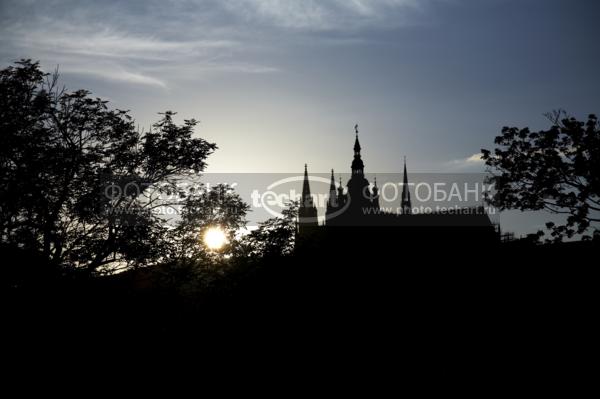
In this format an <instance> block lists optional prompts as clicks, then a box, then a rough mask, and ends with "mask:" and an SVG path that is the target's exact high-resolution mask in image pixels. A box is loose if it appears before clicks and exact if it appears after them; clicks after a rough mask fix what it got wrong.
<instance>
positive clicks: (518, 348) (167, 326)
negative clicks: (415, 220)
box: [2, 243, 598, 378]
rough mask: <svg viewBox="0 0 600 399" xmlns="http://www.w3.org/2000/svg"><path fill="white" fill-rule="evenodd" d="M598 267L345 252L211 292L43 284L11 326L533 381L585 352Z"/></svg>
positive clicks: (8, 313)
mask: <svg viewBox="0 0 600 399" xmlns="http://www.w3.org/2000/svg"><path fill="white" fill-rule="evenodd" d="M597 254H598V251H597V245H595V244H592V243H573V244H565V245H561V246H545V247H527V246H525V247H519V246H506V245H504V246H501V247H498V248H495V249H494V250H493V251H490V250H489V249H486V250H483V249H482V250H481V251H478V250H472V251H471V252H470V253H465V252H461V251H458V250H457V251H452V250H451V249H449V248H446V249H444V250H440V251H434V250H431V249H429V250H428V249H426V248H411V250H410V251H408V252H407V251H404V250H403V249H402V248H398V251H397V253H393V254H381V253H379V254H370V255H369V256H368V257H367V258H365V259H363V258H359V257H356V256H355V255H353V256H352V257H350V256H347V255H344V251H339V252H337V253H335V254H330V255H324V256H323V257H321V258H318V257H317V258H315V257H314V256H304V257H303V256H296V257H288V258H275V259H268V260H263V261H261V262H260V263H253V264H252V265H250V266H247V267H241V268H239V269H238V270H236V271H235V272H232V273H228V274H225V275H223V276H222V277H221V278H220V279H217V280H215V281H212V282H211V283H210V284H209V285H207V286H206V287H204V288H202V287H200V288H199V287H192V288H190V287H182V285H181V284H182V283H181V281H179V282H177V283H172V284H169V283H166V282H165V280H164V278H163V277H164V273H162V274H161V273H160V272H159V271H153V270H141V271H138V272H132V273H124V274H121V275H118V276H112V277H104V278H96V279H81V278H80V279H70V280H64V279H56V278H53V277H52V274H51V273H48V272H45V271H38V274H39V276H40V278H38V279H37V280H36V279H33V280H31V281H27V282H21V283H19V284H14V283H13V285H12V286H7V285H6V284H5V285H4V287H3V291H4V293H3V295H4V297H5V298H4V300H3V302H4V304H5V305H6V308H5V310H4V317H3V318H4V320H3V323H2V325H3V326H4V327H3V329H4V331H5V332H7V333H8V334H7V335H6V338H5V340H7V341H6V342H10V343H11V345H9V346H12V347H13V349H15V348H16V349H18V350H25V349H27V348H31V347H36V348H58V350H59V351H60V352H69V351H73V352H77V351H82V350H84V351H85V350H87V349H85V348H90V347H98V345H106V346H109V347H124V348H129V349H127V350H130V349H133V348H137V349H138V350H139V349H140V348H143V350H144V351H146V350H148V351H152V352H156V351H160V350H164V351H167V352H168V351H170V350H173V351H178V350H180V349H181V348H186V349H185V351H186V352H180V353H187V351H190V350H200V351H203V353H205V355H206V353H207V351H216V352H218V353H221V354H223V355H224V354H225V353H231V352H233V353H234V354H240V353H245V352H246V351H251V352H253V353H254V355H255V356H259V357H262V356H267V354H268V353H275V354H276V356H277V358H278V359H279V361H283V362H286V361H293V362H296V361H300V359H303V360H302V361H306V360H308V361H311V362H312V363H313V367H323V364H322V363H321V360H317V359H328V360H323V361H331V362H335V363H339V364H342V365H344V366H345V367H347V366H349V365H350V364H354V363H355V362H360V364H361V367H365V366H366V365H368V364H369V362H374V361H375V360H374V359H375V357H382V358H384V359H385V364H391V365H392V366H391V367H394V370H395V367H396V366H401V367H403V368H405V369H406V371H405V372H407V373H409V374H410V375H415V376H423V375H426V376H430V377H434V378H437V377H440V378H443V377H450V376H462V377H467V376H470V377H471V378H474V377H473V376H480V377H481V376H487V377H492V376H494V377H498V376H499V375H502V376H505V378H529V377H531V376H533V375H546V373H551V374H552V375H554V374H555V373H557V372H558V370H563V369H566V368H565V364H566V363H564V362H565V361H567V359H570V356H571V355H573V354H574V353H579V352H580V351H586V350H587V347H586V345H587V344H586V337H587V336H588V334H590V333H591V331H592V330H591V326H592V325H593V324H592V323H594V319H595V314H596V312H595V311H594V310H593V309H594V308H595V305H594V303H595V302H594V299H595V298H596V296H597V294H596V289H597V288H596V285H597V284H596V282H597V279H596V278H595V277H594V278H592V275H593V273H592V269H593V268H594V267H595V266H594V265H595V262H596V258H597ZM5 259H6V258H5ZM13 261H14V259H13ZM19 267H25V265H24V264H20V265H19ZM33 267H34V268H35V266H33ZM5 270H8V269H5ZM44 273H46V274H44ZM159 275H160V276H162V277H161V278H159V277H158V276H159ZM13 277H14V276H13ZM175 348H179V349H177V350H176V349H175ZM121 353H123V352H121ZM224 356H225V355H224ZM359 359H364V360H360V361H359ZM382 364H384V363H378V366H381V365H382ZM387 370H388V371H389V370H391V369H387ZM570 370H572V368H570ZM527 376H529V377H527Z"/></svg>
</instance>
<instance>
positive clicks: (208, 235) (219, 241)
mask: <svg viewBox="0 0 600 399" xmlns="http://www.w3.org/2000/svg"><path fill="white" fill-rule="evenodd" d="M203 238H204V243H205V244H206V246H207V247H208V248H210V249H212V250H214V251H218V250H219V249H221V248H223V246H224V245H225V244H227V236H226V235H225V232H224V231H223V229H222V228H221V227H218V226H217V227H211V228H209V229H208V230H206V232H205V233H204V237H203Z"/></svg>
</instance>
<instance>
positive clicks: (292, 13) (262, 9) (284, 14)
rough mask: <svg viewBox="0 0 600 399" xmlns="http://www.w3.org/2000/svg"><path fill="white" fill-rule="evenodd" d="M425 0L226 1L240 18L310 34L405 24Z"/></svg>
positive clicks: (227, 6) (421, 6) (424, 3)
mask: <svg viewBox="0 0 600 399" xmlns="http://www.w3.org/2000/svg"><path fill="white" fill-rule="evenodd" d="M429 2H430V1H429V0H421V1H418V0H305V1H288V0H226V1H224V5H225V7H226V8H227V9H228V10H229V11H230V12H231V13H234V14H237V15H239V16H241V17H242V18H244V19H246V20H248V21H252V22H258V23H262V24H267V25H273V26H278V27H282V28H290V29H297V30H312V31H357V30H360V29H364V28H369V29H381V28H389V27H398V26H403V25H406V24H408V22H409V18H408V17H409V16H411V15H414V12H415V11H418V10H421V9H422V8H423V7H424V6H425V5H426V4H427V3H429Z"/></svg>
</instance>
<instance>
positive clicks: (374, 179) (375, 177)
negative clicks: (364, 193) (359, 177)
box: [373, 176, 377, 187]
mask: <svg viewBox="0 0 600 399" xmlns="http://www.w3.org/2000/svg"><path fill="white" fill-rule="evenodd" d="M373 183H374V185H375V187H377V176H374V177H373Z"/></svg>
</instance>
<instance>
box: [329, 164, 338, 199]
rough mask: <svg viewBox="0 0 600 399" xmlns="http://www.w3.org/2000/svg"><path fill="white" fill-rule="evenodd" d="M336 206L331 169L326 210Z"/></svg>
mask: <svg viewBox="0 0 600 399" xmlns="http://www.w3.org/2000/svg"><path fill="white" fill-rule="evenodd" d="M337 206H338V199H337V194H336V188H335V177H334V176H333V169H331V183H330V184H329V201H328V202H327V208H328V209H332V208H335V207H337Z"/></svg>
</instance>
